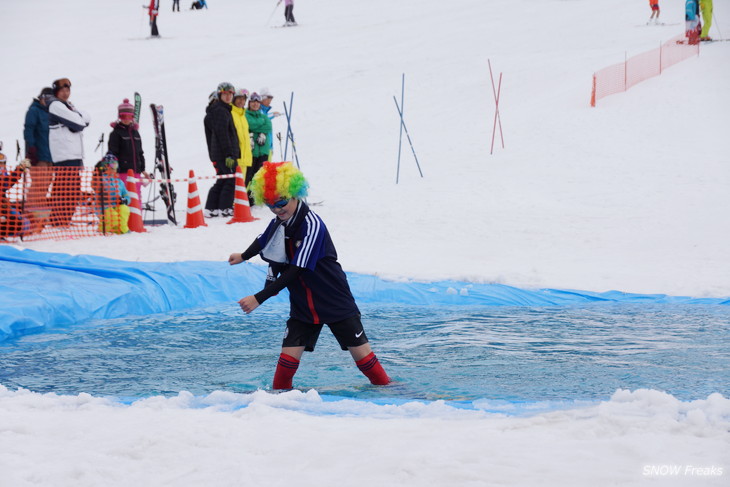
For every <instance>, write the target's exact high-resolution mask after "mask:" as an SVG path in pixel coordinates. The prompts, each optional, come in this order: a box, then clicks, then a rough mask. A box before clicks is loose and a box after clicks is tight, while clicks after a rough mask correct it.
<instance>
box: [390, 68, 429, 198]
mask: <svg viewBox="0 0 730 487" xmlns="http://www.w3.org/2000/svg"><path fill="white" fill-rule="evenodd" d="M405 87H406V74H405V73H403V77H402V78H401V85H400V105H399V104H398V99H397V98H396V97H395V95H394V96H393V101H394V102H395V108H396V109H397V110H398V115H399V116H400V136H399V137H398V169H397V171H396V174H395V184H398V179H399V178H400V152H401V147H402V145H403V131H404V130H405V132H406V137H408V144H410V146H411V152H413V158H414V159H415V160H416V166H417V167H418V173H419V174H420V175H421V177H423V172H422V171H421V165H420V164H419V163H418V156H417V155H416V149H414V148H413V142H411V136H410V135H409V134H408V128H407V127H406V122H405V121H404V120H403V109H404V105H403V95H404V93H405Z"/></svg>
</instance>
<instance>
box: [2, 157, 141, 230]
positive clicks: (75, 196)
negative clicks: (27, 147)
mask: <svg viewBox="0 0 730 487" xmlns="http://www.w3.org/2000/svg"><path fill="white" fill-rule="evenodd" d="M116 180H118V176H117V174H116V173H114V172H110V171H109V170H107V171H105V172H102V171H98V170H94V169H90V168H85V167H41V166H34V167H31V168H30V169H29V170H26V171H23V170H22V169H20V168H15V169H12V170H10V169H8V170H6V171H4V172H3V173H0V186H1V188H0V242H18V241H35V240H51V239H53V240H64V239H70V238H79V237H88V236H94V235H104V234H112V233H125V231H126V218H128V216H129V210H128V208H127V209H125V208H126V205H125V204H124V202H123V201H122V200H121V196H120V192H119V190H118V186H116Z"/></svg>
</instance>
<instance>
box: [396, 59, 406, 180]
mask: <svg viewBox="0 0 730 487" xmlns="http://www.w3.org/2000/svg"><path fill="white" fill-rule="evenodd" d="M405 90H406V73H403V76H402V77H401V83H400V104H401V106H402V107H404V108H405V104H404V100H403V96H404V95H405ZM393 98H395V97H393ZM396 106H398V103H397V102H396ZM398 112H399V113H400V134H399V135H398V166H397V168H396V171H395V184H398V180H399V179H400V154H401V148H402V147H403V112H402V111H401V110H398Z"/></svg>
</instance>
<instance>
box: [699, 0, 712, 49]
mask: <svg viewBox="0 0 730 487" xmlns="http://www.w3.org/2000/svg"><path fill="white" fill-rule="evenodd" d="M700 10H701V11H702V22H703V25H702V32H701V33H700V40H701V41H711V40H712V38H711V37H710V27H711V26H712V0H700Z"/></svg>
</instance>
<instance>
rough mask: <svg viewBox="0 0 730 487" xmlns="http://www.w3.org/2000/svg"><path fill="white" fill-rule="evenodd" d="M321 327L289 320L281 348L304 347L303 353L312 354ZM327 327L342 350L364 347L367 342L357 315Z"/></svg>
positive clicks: (292, 319) (329, 324) (293, 319)
mask: <svg viewBox="0 0 730 487" xmlns="http://www.w3.org/2000/svg"><path fill="white" fill-rule="evenodd" d="M322 326H323V325H315V324H313V323H306V322H304V321H299V320H297V319H295V318H289V320H287V322H286V332H285V333H284V340H283V341H282V343H281V346H282V347H304V351H305V352H313V351H314V346H315V345H316V344H317V339H318V338H319V332H320V331H322ZM327 326H329V327H330V331H331V332H332V334H333V335H334V336H335V338H336V339H337V343H339V344H340V348H342V350H347V349H348V347H357V346H360V345H365V344H366V343H367V342H368V337H367V335H365V330H364V329H363V327H362V321H360V315H359V314H358V315H355V316H351V317H350V318H345V319H344V320H342V321H336V322H335V323H328V324H327Z"/></svg>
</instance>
